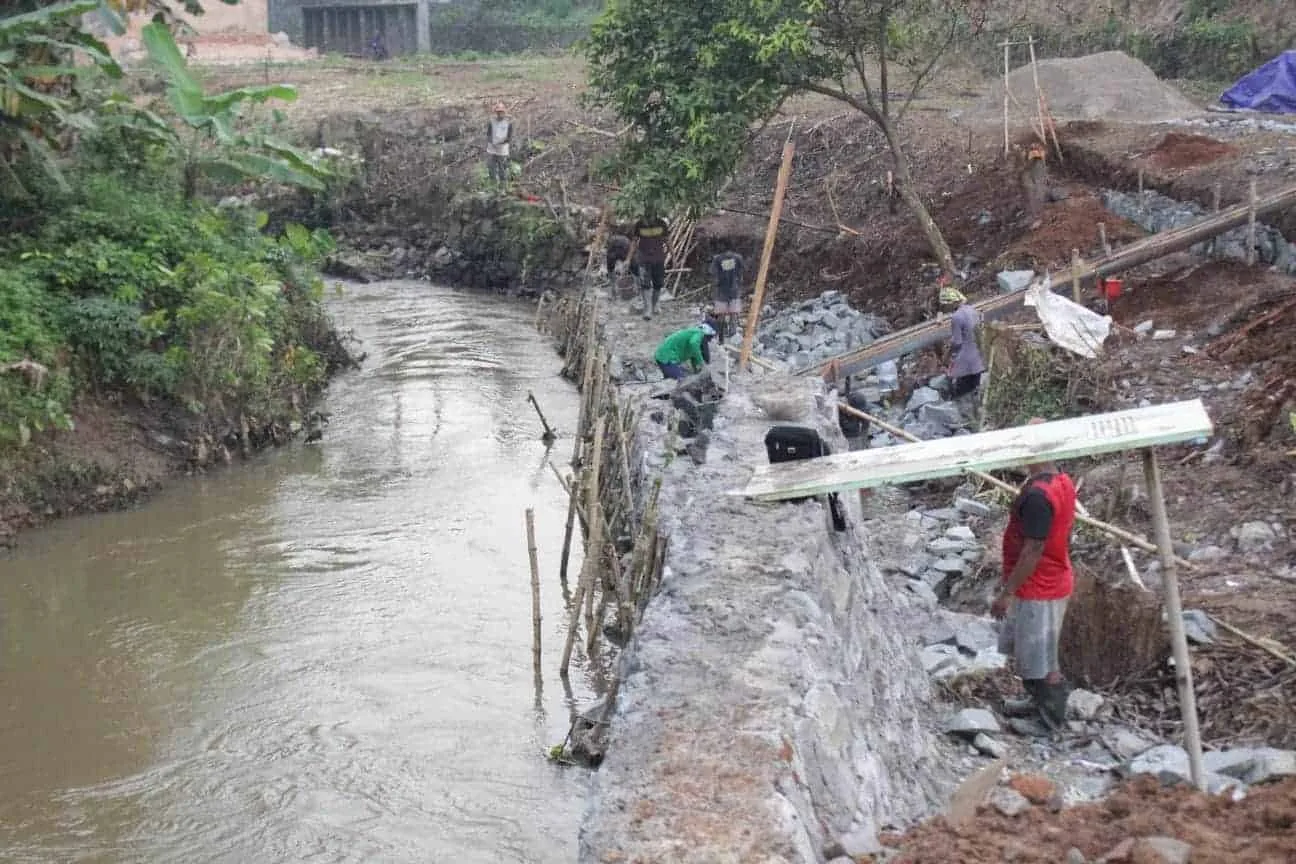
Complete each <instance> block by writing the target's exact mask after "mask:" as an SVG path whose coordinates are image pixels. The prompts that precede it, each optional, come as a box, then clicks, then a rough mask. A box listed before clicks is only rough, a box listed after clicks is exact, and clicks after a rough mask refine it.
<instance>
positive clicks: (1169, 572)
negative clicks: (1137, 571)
mask: <svg viewBox="0 0 1296 864" xmlns="http://www.w3.org/2000/svg"><path fill="white" fill-rule="evenodd" d="M1143 477H1144V480H1145V481H1146V482H1147V492H1148V503H1149V504H1150V505H1151V507H1152V525H1153V527H1154V530H1155V532H1156V538H1157V547H1158V550H1159V551H1160V553H1161V576H1162V581H1163V583H1164V584H1165V605H1166V617H1167V618H1169V624H1170V648H1171V651H1172V652H1173V654H1174V664H1175V684H1176V685H1178V688H1179V713H1180V714H1181V715H1182V717H1183V727H1184V749H1185V750H1187V751H1188V769H1189V771H1190V772H1191V773H1192V781H1193V785H1195V786H1196V787H1197V788H1198V789H1199V790H1201V791H1202V792H1205V791H1206V776H1205V772H1204V771H1203V769H1202V743H1201V731H1200V730H1199V729H1198V726H1197V695H1196V694H1195V693H1194V692H1193V680H1192V658H1191V657H1190V656H1189V655H1188V637H1187V636H1186V635H1185V634H1184V625H1183V605H1182V603H1181V602H1180V599H1179V574H1178V571H1177V568H1176V564H1175V554H1174V547H1173V545H1172V543H1171V540H1170V519H1169V517H1168V516H1167V515H1166V506H1165V493H1164V492H1163V491H1162V489H1161V469H1160V467H1159V466H1158V465H1157V458H1156V451H1155V450H1153V449H1152V448H1150V447H1149V448H1148V449H1146V450H1144V451H1143Z"/></svg>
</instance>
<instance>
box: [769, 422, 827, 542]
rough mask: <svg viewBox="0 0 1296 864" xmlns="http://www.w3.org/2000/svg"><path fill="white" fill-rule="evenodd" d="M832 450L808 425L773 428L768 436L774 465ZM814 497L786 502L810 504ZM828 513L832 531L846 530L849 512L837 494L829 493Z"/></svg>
mask: <svg viewBox="0 0 1296 864" xmlns="http://www.w3.org/2000/svg"><path fill="white" fill-rule="evenodd" d="M831 453H832V448H831V447H829V446H828V442H827V441H825V440H823V436H821V435H820V434H819V433H818V432H817V431H816V430H814V429H811V428H810V427H808V426H772V427H770V430H769V431H768V432H766V433H765V455H767V456H768V457H769V461H770V464H771V465H777V464H778V463H780V462H797V461H799V460H801V459H814V458H817V457H819V456H828V455H830V454H831ZM811 497H813V496H810V495H807V496H805V497H802V498H788V499H785V500H787V501H789V502H791V503H794V504H795V503H799V502H801V501H808V500H810V498H811ZM828 511H829V512H830V513H831V514H832V520H833V528H834V529H835V530H837V531H845V530H846V513H845V512H844V511H843V510H842V505H841V499H840V498H838V496H837V493H836V492H829V493H828Z"/></svg>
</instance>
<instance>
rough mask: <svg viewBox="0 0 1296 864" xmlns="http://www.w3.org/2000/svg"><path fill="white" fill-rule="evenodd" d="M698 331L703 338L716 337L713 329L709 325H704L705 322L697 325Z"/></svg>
mask: <svg viewBox="0 0 1296 864" xmlns="http://www.w3.org/2000/svg"><path fill="white" fill-rule="evenodd" d="M698 329H699V330H701V331H702V335H704V336H714V335H716V331H715V328H714V327H712V326H711V325H710V324H708V323H706V322H705V321H703V322H702V323H701V324H699V325H698Z"/></svg>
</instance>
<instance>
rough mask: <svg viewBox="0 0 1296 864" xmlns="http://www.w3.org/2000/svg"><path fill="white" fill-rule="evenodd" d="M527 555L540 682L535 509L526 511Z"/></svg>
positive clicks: (534, 656)
mask: <svg viewBox="0 0 1296 864" xmlns="http://www.w3.org/2000/svg"><path fill="white" fill-rule="evenodd" d="M526 534H527V555H528V556H529V557H530V559H531V635H532V637H533V639H532V645H531V655H532V656H531V659H532V661H533V664H534V665H535V675H536V683H537V684H539V683H540V559H539V557H538V556H537V554H536V537H535V510H534V509H533V508H531V507H528V508H527V511H526Z"/></svg>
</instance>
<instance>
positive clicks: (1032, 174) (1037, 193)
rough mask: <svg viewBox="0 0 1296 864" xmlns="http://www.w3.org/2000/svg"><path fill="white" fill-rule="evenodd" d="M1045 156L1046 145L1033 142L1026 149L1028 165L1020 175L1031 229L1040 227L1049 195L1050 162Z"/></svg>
mask: <svg viewBox="0 0 1296 864" xmlns="http://www.w3.org/2000/svg"><path fill="white" fill-rule="evenodd" d="M1019 152H1020V151H1019ZM1044 157H1045V152H1044V145H1043V144H1039V143H1035V144H1032V145H1031V146H1030V149H1029V150H1027V151H1026V165H1025V167H1024V168H1023V169H1022V171H1021V175H1020V180H1021V184H1022V192H1024V193H1025V195H1026V214H1027V217H1028V218H1029V219H1030V227H1031V229H1035V228H1038V227H1039V226H1040V222H1041V221H1043V218H1044V201H1045V200H1046V199H1047V197H1048V163H1047V162H1046V160H1045V158H1044Z"/></svg>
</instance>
